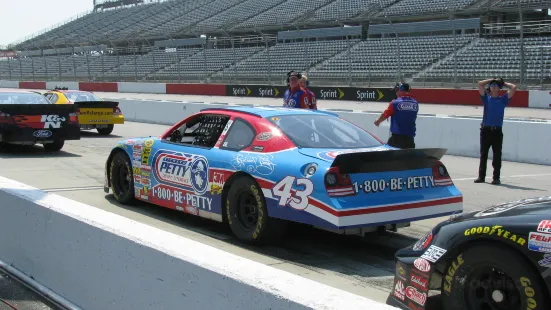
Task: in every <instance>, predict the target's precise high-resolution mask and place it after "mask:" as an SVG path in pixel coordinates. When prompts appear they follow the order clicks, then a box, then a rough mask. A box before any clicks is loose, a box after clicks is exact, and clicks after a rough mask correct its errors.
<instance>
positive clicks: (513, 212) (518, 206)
mask: <svg viewBox="0 0 551 310" xmlns="http://www.w3.org/2000/svg"><path fill="white" fill-rule="evenodd" d="M518 216H535V217H542V218H543V217H549V218H551V196H549V197H536V198H528V199H522V200H518V201H512V202H506V203H502V204H498V205H494V206H491V207H489V208H486V209H482V210H476V211H471V212H467V213H463V214H459V215H452V216H451V218H450V222H462V221H470V220H478V219H480V220H481V219H488V218H502V217H518Z"/></svg>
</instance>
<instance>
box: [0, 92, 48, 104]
mask: <svg viewBox="0 0 551 310" xmlns="http://www.w3.org/2000/svg"><path fill="white" fill-rule="evenodd" d="M0 104H51V102H50V101H48V99H46V98H45V97H44V96H42V95H41V94H35V93H19V92H0Z"/></svg>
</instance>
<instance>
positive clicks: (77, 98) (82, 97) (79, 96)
mask: <svg viewBox="0 0 551 310" xmlns="http://www.w3.org/2000/svg"><path fill="white" fill-rule="evenodd" d="M65 96H66V97H67V99H69V100H70V101H72V102H83V101H101V99H100V98H99V97H98V96H96V95H94V94H92V93H87V92H67V93H65Z"/></svg>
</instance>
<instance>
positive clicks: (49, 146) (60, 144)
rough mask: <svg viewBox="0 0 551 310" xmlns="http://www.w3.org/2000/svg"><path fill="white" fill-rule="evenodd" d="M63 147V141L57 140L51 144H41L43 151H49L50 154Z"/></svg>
mask: <svg viewBox="0 0 551 310" xmlns="http://www.w3.org/2000/svg"><path fill="white" fill-rule="evenodd" d="M64 145H65V141H64V140H58V141H54V142H53V143H44V144H43V146H44V149H46V151H50V152H58V151H60V150H61V149H62V148H63V146H64Z"/></svg>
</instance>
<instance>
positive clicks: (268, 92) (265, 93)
mask: <svg viewBox="0 0 551 310" xmlns="http://www.w3.org/2000/svg"><path fill="white" fill-rule="evenodd" d="M258 95H259V96H260V97H277V96H278V95H279V90H278V89H277V88H271V87H269V88H259V89H258Z"/></svg>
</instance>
